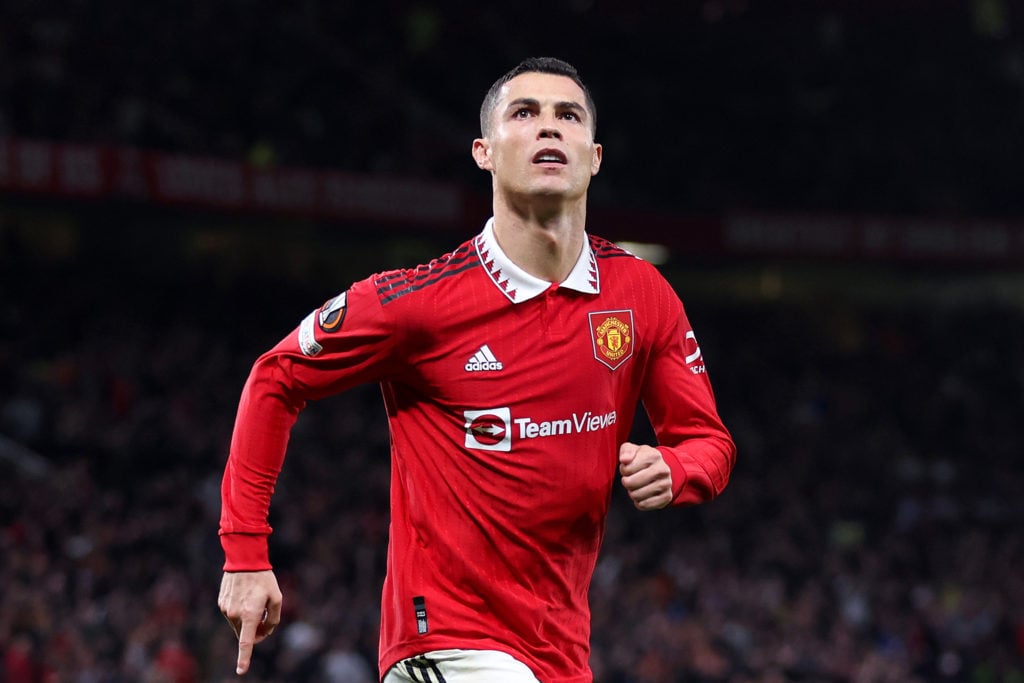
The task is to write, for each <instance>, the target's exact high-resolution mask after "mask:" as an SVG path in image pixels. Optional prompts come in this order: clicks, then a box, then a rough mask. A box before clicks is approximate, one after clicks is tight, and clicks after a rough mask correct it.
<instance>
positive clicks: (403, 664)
mask: <svg viewBox="0 0 1024 683" xmlns="http://www.w3.org/2000/svg"><path fill="white" fill-rule="evenodd" d="M492 681H500V683H540V681H538V680H537V677H536V676H534V675H533V672H532V671H530V669H529V668H528V667H527V666H526V665H525V664H523V663H522V662H520V661H519V660H518V659H516V658H514V657H513V656H512V655H509V654H506V653H504V652H498V651H496V650H434V651H433V652H426V653H424V654H422V655H417V656H416V657H410V658H409V659H403V660H402V661H400V662H398V663H397V664H395V665H394V666H393V667H391V668H390V669H389V670H388V673H387V675H385V676H384V683H491V682H492Z"/></svg>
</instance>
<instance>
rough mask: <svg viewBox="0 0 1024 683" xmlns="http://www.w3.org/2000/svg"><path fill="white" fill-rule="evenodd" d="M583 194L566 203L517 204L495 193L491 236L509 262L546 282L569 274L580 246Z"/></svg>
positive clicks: (583, 208) (583, 223)
mask: <svg viewBox="0 0 1024 683" xmlns="http://www.w3.org/2000/svg"><path fill="white" fill-rule="evenodd" d="M586 219H587V208H586V200H585V198H584V199H583V200H582V201H576V202H571V203H569V204H564V203H559V204H558V205H557V206H550V207H545V206H538V204H537V203H536V202H531V203H529V204H526V205H524V206H518V205H516V204H515V203H513V202H509V201H504V200H502V198H500V197H498V196H496V197H495V199H494V236H495V237H496V238H497V240H498V244H499V245H501V249H502V251H504V252H505V254H506V255H507V256H508V257H509V258H510V259H512V262H513V263H515V264H516V265H517V266H519V267H520V268H522V269H523V270H525V271H526V272H527V273H529V274H530V275H533V276H534V277H538V278H540V279H542V280H547V281H548V282H562V281H563V280H565V278H567V277H569V273H571V272H572V269H573V266H575V265H576V261H577V260H578V259H579V256H580V252H581V251H582V249H583V234H584V230H585V229H586V222H587V220H586Z"/></svg>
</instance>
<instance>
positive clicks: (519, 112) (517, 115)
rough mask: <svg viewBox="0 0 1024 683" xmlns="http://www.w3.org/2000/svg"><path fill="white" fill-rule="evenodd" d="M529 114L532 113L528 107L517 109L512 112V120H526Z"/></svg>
mask: <svg viewBox="0 0 1024 683" xmlns="http://www.w3.org/2000/svg"><path fill="white" fill-rule="evenodd" d="M531 114H533V112H532V111H530V109H529V108H528V107H520V108H519V109H516V110H515V111H514V112H512V118H514V119H526V118H529V117H530V115H531Z"/></svg>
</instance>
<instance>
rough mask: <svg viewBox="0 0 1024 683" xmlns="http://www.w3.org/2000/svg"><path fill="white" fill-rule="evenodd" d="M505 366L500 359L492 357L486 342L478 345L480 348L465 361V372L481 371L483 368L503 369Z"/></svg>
mask: <svg viewBox="0 0 1024 683" xmlns="http://www.w3.org/2000/svg"><path fill="white" fill-rule="evenodd" d="M504 368H505V366H504V365H502V363H501V361H500V360H498V359H497V358H495V357H494V354H493V353H491V350H490V348H488V346H487V344H484V345H483V346H481V347H480V350H479V351H477V352H476V353H474V354H473V356H472V357H471V358H470V359H469V360H468V361H466V372H483V371H485V370H503V369H504Z"/></svg>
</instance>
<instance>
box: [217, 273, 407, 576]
mask: <svg viewBox="0 0 1024 683" xmlns="http://www.w3.org/2000/svg"><path fill="white" fill-rule="evenodd" d="M349 309H353V310H355V311H356V313H357V314H356V315H350V311H349ZM394 327H395V326H394V325H393V324H392V322H391V321H390V320H389V319H388V318H387V317H386V316H385V314H384V311H383V310H382V307H381V306H380V303H379V301H378V299H377V297H376V295H375V293H374V292H373V289H372V286H371V284H370V283H369V282H368V281H363V282H360V283H357V284H356V285H353V287H352V288H351V289H350V290H348V291H347V292H345V293H343V294H341V295H339V296H338V297H335V298H334V299H331V300H330V301H328V302H327V303H325V304H324V305H323V306H322V307H321V308H320V309H318V310H314V311H313V312H312V313H310V314H309V316H307V317H306V318H305V319H304V320H303V321H302V323H301V324H300V325H299V326H298V327H297V328H296V329H295V330H294V331H292V332H291V333H290V334H289V335H288V336H286V337H285V338H284V339H282V340H281V341H280V342H279V343H278V344H277V345H276V346H275V347H274V348H272V349H271V350H269V351H267V352H266V353H264V354H263V355H262V356H260V358H259V359H258V360H257V361H256V362H255V364H254V365H253V367H252V370H251V372H250V374H249V377H248V379H247V380H246V383H245V386H244V388H243V390H242V394H241V398H240V400H239V405H238V411H237V414H236V417H235V425H234V430H233V433H232V437H231V446H230V451H229V454H228V460H227V464H226V466H225V469H224V476H223V479H222V481H221V517H220V538H221V545H222V547H223V549H224V554H225V558H226V561H225V565H224V569H225V570H226V571H257V570H262V569H269V568H270V559H269V556H268V552H267V537H268V536H269V535H270V533H271V531H272V529H271V527H270V525H269V523H268V521H267V520H268V514H269V510H270V500H271V497H272V495H273V493H274V487H275V485H276V482H277V478H278V475H279V474H280V472H281V467H282V465H283V463H284V459H285V453H286V451H287V448H288V440H289V435H290V432H291V429H292V426H293V425H294V424H295V421H296V419H297V418H298V415H299V413H300V412H301V411H302V409H303V408H304V407H305V405H306V403H307V401H309V400H314V399H319V398H323V397H326V396H329V395H332V394H336V393H339V392H342V391H345V390H346V389H349V388H351V387H353V386H356V385H358V384H362V383H365V382H370V381H376V380H379V379H380V378H381V377H383V376H386V375H387V374H388V373H389V372H390V371H392V369H393V367H394V365H395V360H394V359H395V358H396V356H397V354H394V353H393V350H394V348H395V344H396V339H397V336H398V335H396V334H395V329H394Z"/></svg>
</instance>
